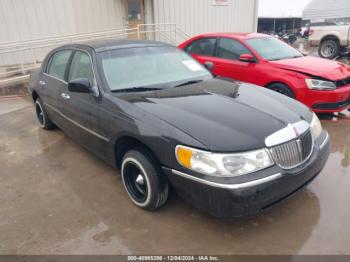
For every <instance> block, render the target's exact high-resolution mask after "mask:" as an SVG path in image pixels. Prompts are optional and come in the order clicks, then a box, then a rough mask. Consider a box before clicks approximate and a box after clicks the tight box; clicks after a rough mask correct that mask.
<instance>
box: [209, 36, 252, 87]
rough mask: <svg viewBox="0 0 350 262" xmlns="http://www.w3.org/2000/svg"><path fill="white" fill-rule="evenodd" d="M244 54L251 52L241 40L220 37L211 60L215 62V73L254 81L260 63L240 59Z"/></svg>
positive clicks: (239, 79)
mask: <svg viewBox="0 0 350 262" xmlns="http://www.w3.org/2000/svg"><path fill="white" fill-rule="evenodd" d="M243 54H251V52H250V51H249V50H248V49H247V48H246V47H245V46H244V45H243V44H241V43H240V42H239V41H236V40H233V39H230V38H219V39H218V43H217V47H216V53H215V58H213V59H212V60H211V62H213V63H214V70H213V73H214V74H215V75H218V76H221V77H227V78H232V79H234V80H238V81H243V82H248V83H249V82H250V83H254V81H255V79H254V75H255V73H256V72H257V69H258V64H256V63H247V62H243V61H240V56H241V55H243Z"/></svg>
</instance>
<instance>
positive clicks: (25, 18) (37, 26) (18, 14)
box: [0, 0, 125, 43]
mask: <svg viewBox="0 0 350 262" xmlns="http://www.w3.org/2000/svg"><path fill="white" fill-rule="evenodd" d="M124 18H125V9H124V5H123V2H122V0H98V1H96V0H59V1H58V0H44V1H43V0H0V43H5V42H13V41H20V40H30V39H37V38H42V37H49V36H60V35H67V34H74V33H85V32H92V31H98V30H105V29H113V28H123V26H124V23H125V20H124Z"/></svg>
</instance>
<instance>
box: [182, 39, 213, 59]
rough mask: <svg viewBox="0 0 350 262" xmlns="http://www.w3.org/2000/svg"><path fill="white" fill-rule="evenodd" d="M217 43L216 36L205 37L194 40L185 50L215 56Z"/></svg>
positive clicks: (190, 52)
mask: <svg viewBox="0 0 350 262" xmlns="http://www.w3.org/2000/svg"><path fill="white" fill-rule="evenodd" d="M215 44H216V39H215V38H203V39H199V40H195V41H194V42H192V43H191V44H190V45H188V46H187V47H186V49H185V51H186V52H187V53H189V54H196V55H203V56H213V54H214V50H215Z"/></svg>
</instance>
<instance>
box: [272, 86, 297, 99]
mask: <svg viewBox="0 0 350 262" xmlns="http://www.w3.org/2000/svg"><path fill="white" fill-rule="evenodd" d="M268 88H269V89H270V90H272V91H275V92H277V93H280V94H282V95H285V96H288V97H290V98H293V99H295V94H294V93H293V91H292V90H291V89H290V88H289V87H288V86H287V85H285V84H282V83H274V84H271V85H269V86H268Z"/></svg>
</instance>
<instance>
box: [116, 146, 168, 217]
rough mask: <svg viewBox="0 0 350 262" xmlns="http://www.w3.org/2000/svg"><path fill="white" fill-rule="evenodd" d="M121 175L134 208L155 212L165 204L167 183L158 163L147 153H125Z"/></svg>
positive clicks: (139, 151)
mask: <svg viewBox="0 0 350 262" xmlns="http://www.w3.org/2000/svg"><path fill="white" fill-rule="evenodd" d="M121 174H122V179H123V184H124V187H125V190H126V191H127V193H128V195H129V197H130V199H131V200H132V202H134V204H135V205H136V206H138V207H140V208H143V209H146V210H156V209H158V208H160V207H161V206H163V205H164V204H165V202H166V200H167V199H168V193H169V184H168V181H167V179H166V177H165V176H164V175H163V174H162V172H161V169H160V166H159V164H158V162H157V161H156V160H155V159H154V158H153V157H152V156H151V154H149V153H148V152H147V151H145V150H142V149H139V150H131V151H129V152H127V153H126V154H125V156H124V158H123V161H122V168H121Z"/></svg>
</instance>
